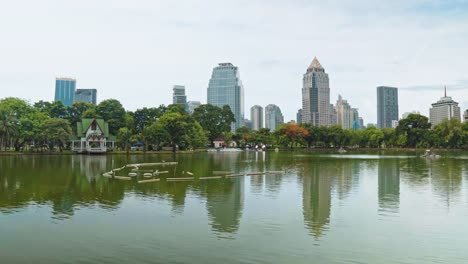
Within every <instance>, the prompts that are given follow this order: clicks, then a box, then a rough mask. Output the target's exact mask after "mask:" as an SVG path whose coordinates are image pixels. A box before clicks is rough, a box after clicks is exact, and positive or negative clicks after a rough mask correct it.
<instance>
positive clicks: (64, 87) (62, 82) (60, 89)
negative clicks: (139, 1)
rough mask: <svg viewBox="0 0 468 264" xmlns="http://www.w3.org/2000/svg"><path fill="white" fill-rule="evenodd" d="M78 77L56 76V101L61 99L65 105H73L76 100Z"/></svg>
mask: <svg viewBox="0 0 468 264" xmlns="http://www.w3.org/2000/svg"><path fill="white" fill-rule="evenodd" d="M75 90H76V79H72V78H62V77H60V78H55V101H60V102H62V103H63V105H64V106H72V105H73V101H74V100H75Z"/></svg>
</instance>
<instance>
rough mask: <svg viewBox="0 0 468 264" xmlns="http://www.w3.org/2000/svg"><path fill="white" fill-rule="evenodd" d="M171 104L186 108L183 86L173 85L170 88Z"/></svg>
mask: <svg viewBox="0 0 468 264" xmlns="http://www.w3.org/2000/svg"><path fill="white" fill-rule="evenodd" d="M172 91H173V92H172V103H173V104H180V105H183V106H184V107H187V96H186V95H185V86H183V85H174V87H173V88H172Z"/></svg>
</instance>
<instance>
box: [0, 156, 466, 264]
mask: <svg viewBox="0 0 468 264" xmlns="http://www.w3.org/2000/svg"><path fill="white" fill-rule="evenodd" d="M443 156H444V157H443V158H441V159H438V160H433V161H431V160H425V159H422V158H418V157H417V156H416V155H415V154H409V155H402V154H399V155H389V154H386V155H385V154H382V155H370V154H366V155H358V154H352V155H351V154H349V155H334V154H333V155H326V154H311V153H305V152H279V153H276V152H267V153H264V152H263V153H262V152H260V153H257V152H240V153H199V154H182V155H151V156H143V155H130V156H125V155H114V156H86V155H65V156H3V157H2V156H0V263H468V250H466V248H467V246H468V153H463V152H462V153H451V154H450V153H446V154H443ZM162 161H165V162H171V161H177V162H178V164H177V165H167V166H164V167H162V166H160V167H152V168H151V169H159V170H160V171H165V170H167V171H168V172H169V173H168V174H161V175H160V176H158V177H160V178H161V181H160V182H156V183H144V184H143V183H141V184H139V183H138V182H137V180H143V179H144V178H143V177H139V179H133V180H131V181H123V180H116V179H109V178H106V177H103V176H102V174H103V173H104V172H106V171H109V170H110V169H112V168H118V167H122V166H123V165H125V164H128V163H143V162H162ZM187 171H189V172H192V173H193V174H194V176H195V180H193V181H180V182H169V181H167V180H166V177H191V176H190V175H189V174H187V173H186V172H187ZM213 171H232V172H234V173H244V172H258V171H284V172H285V173H284V174H268V175H260V176H241V177H235V178H225V177H223V178H221V179H209V180H199V179H198V178H199V177H207V176H213ZM128 172H129V170H128V171H122V172H119V173H121V174H122V175H123V176H126V175H127V174H128ZM184 172H185V173H184Z"/></svg>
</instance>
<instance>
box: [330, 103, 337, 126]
mask: <svg viewBox="0 0 468 264" xmlns="http://www.w3.org/2000/svg"><path fill="white" fill-rule="evenodd" d="M329 112H330V126H333V125H336V124H337V123H338V120H337V118H338V116H337V113H336V109H335V106H334V105H333V104H330V110H329Z"/></svg>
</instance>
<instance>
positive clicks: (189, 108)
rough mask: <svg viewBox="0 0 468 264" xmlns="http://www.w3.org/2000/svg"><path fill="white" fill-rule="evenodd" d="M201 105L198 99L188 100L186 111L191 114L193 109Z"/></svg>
mask: <svg viewBox="0 0 468 264" xmlns="http://www.w3.org/2000/svg"><path fill="white" fill-rule="evenodd" d="M200 105H201V103H200V101H188V102H187V111H188V112H189V113H190V114H193V112H194V111H195V109H196V108H197V107H199V106H200Z"/></svg>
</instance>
